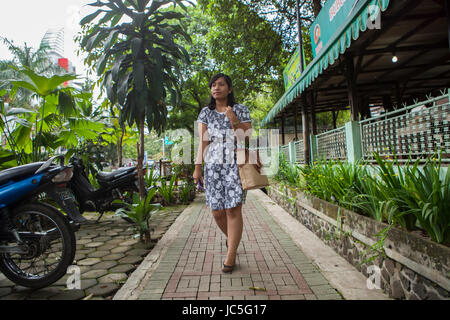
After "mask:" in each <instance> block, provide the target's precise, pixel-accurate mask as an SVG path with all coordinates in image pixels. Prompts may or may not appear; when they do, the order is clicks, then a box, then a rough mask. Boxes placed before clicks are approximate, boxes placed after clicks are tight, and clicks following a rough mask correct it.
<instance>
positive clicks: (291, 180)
mask: <svg viewBox="0 0 450 320" xmlns="http://www.w3.org/2000/svg"><path fill="white" fill-rule="evenodd" d="M278 164H279V165H278V171H277V173H276V174H275V175H274V179H275V180H276V181H279V182H286V183H288V184H289V185H291V186H299V183H300V170H299V167H298V166H297V165H296V164H291V163H290V162H289V161H287V160H286V157H285V156H284V153H283V152H280V154H279V162H278Z"/></svg>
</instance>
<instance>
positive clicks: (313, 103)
mask: <svg viewBox="0 0 450 320" xmlns="http://www.w3.org/2000/svg"><path fill="white" fill-rule="evenodd" d="M315 106H316V99H315V92H314V91H311V122H312V134H313V135H316V134H317V121H316V110H315Z"/></svg>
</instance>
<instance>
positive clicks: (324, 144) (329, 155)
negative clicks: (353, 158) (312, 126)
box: [316, 127, 347, 160]
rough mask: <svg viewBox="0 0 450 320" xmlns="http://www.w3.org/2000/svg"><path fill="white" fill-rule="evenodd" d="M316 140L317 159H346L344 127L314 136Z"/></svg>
mask: <svg viewBox="0 0 450 320" xmlns="http://www.w3.org/2000/svg"><path fill="white" fill-rule="evenodd" d="M316 139H317V151H316V156H317V158H318V159H325V160H330V159H334V160H345V159H347V142H346V139H347V137H346V132H345V127H341V128H337V129H334V130H331V131H328V132H325V133H321V134H318V135H316Z"/></svg>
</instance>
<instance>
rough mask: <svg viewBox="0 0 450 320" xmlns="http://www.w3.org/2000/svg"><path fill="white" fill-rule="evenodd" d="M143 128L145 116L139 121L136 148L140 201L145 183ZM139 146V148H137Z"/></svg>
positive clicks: (143, 196)
mask: <svg viewBox="0 0 450 320" xmlns="http://www.w3.org/2000/svg"><path fill="white" fill-rule="evenodd" d="M144 127H145V116H144V115H142V116H141V119H140V120H139V143H138V144H137V147H138V164H137V169H138V181H139V196H140V198H141V200H142V199H144V198H145V181H144V171H143V167H144V166H143V162H144V150H145V146H144ZM139 145H140V146H139Z"/></svg>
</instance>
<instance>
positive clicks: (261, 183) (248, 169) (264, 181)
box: [237, 149, 269, 190]
mask: <svg viewBox="0 0 450 320" xmlns="http://www.w3.org/2000/svg"><path fill="white" fill-rule="evenodd" d="M243 150H245V159H244V161H242V160H243V159H242V158H243V153H242V151H243ZM252 152H256V157H258V151H252ZM237 159H238V167H239V176H240V178H241V184H242V189H243V190H252V189H261V188H264V187H267V186H268V185H269V179H268V178H267V175H265V174H263V173H261V172H260V171H258V169H257V168H256V164H254V163H249V161H248V160H249V159H250V151H249V150H248V149H240V150H238V151H237ZM261 169H262V168H261Z"/></svg>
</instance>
